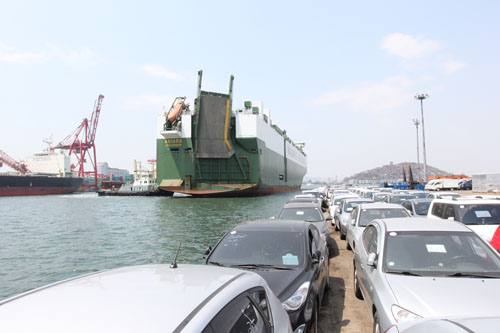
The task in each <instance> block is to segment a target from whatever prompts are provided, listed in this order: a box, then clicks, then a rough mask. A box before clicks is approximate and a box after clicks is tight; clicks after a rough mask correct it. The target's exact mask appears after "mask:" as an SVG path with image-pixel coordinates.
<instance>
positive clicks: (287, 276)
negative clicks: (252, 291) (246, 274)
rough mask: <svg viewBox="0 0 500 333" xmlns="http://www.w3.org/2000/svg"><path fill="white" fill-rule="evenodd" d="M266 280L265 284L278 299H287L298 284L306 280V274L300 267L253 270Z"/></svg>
mask: <svg viewBox="0 0 500 333" xmlns="http://www.w3.org/2000/svg"><path fill="white" fill-rule="evenodd" d="M254 272H255V273H257V274H259V275H260V276H262V277H263V278H264V280H266V282H267V284H268V285H269V287H270V288H271V290H272V291H273V292H274V294H275V295H276V297H278V298H279V300H280V301H282V302H283V301H285V300H287V299H288V298H289V297H290V296H291V295H292V294H293V293H294V292H295V290H297V289H298V288H299V287H300V285H301V284H302V283H303V282H305V281H307V278H308V275H309V274H307V272H305V271H304V270H302V269H292V270H255V271H254Z"/></svg>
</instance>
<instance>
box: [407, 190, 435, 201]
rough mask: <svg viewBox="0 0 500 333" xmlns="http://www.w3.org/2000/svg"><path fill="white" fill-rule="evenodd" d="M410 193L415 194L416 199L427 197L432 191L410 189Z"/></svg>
mask: <svg viewBox="0 0 500 333" xmlns="http://www.w3.org/2000/svg"><path fill="white" fill-rule="evenodd" d="M408 194H411V195H413V196H415V198H416V199H425V198H427V196H428V195H429V194H430V192H426V191H418V190H412V191H408Z"/></svg>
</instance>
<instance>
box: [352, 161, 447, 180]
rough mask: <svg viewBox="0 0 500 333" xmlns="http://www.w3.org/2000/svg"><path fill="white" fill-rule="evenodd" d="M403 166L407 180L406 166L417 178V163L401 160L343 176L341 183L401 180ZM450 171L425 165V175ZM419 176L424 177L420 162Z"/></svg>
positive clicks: (414, 177)
mask: <svg viewBox="0 0 500 333" xmlns="http://www.w3.org/2000/svg"><path fill="white" fill-rule="evenodd" d="M403 166H404V169H405V172H406V179H407V180H408V177H409V173H408V166H411V170H412V173H413V179H415V180H417V163H413V162H402V163H398V164H388V165H384V166H381V167H378V168H375V169H371V170H366V171H362V172H359V173H357V174H355V175H352V176H350V177H347V178H344V181H343V183H355V184H359V183H361V184H362V183H365V184H366V183H380V182H385V181H387V182H395V181H402V180H403ZM449 175H451V173H449V172H446V171H443V170H439V169H437V168H434V167H432V166H430V165H427V176H428V177H429V176H449ZM420 177H421V178H423V177H424V165H423V164H422V163H420Z"/></svg>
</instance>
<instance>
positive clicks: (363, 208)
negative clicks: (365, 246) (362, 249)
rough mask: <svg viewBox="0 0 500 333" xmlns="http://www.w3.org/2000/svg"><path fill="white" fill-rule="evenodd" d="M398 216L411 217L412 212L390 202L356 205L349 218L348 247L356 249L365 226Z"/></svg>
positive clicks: (347, 224)
mask: <svg viewBox="0 0 500 333" xmlns="http://www.w3.org/2000/svg"><path fill="white" fill-rule="evenodd" d="M396 217H411V215H410V213H409V212H408V211H407V210H406V209H405V208H403V207H401V205H398V204H388V203H378V202H377V203H366V204H360V205H358V206H356V207H354V210H353V211H352V213H351V216H350V217H349V219H348V220H347V223H346V226H347V233H346V242H347V249H348V250H351V249H355V248H356V243H357V242H358V239H359V237H360V236H361V234H362V233H363V230H365V227H366V226H367V225H368V224H369V223H370V222H371V221H373V220H375V219H390V218H396Z"/></svg>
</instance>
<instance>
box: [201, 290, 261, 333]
mask: <svg viewBox="0 0 500 333" xmlns="http://www.w3.org/2000/svg"><path fill="white" fill-rule="evenodd" d="M270 331H271V329H270V325H269V322H268V321H267V320H265V319H264V318H263V316H262V313H261V312H260V310H259V309H258V308H257V307H256V306H255V304H254V303H253V302H252V301H251V299H250V298H249V294H248V293H246V292H245V293H243V294H241V295H240V296H238V297H237V298H235V299H234V300H232V301H231V302H230V303H229V304H228V305H226V306H225V307H224V308H223V309H222V310H221V311H219V313H218V314H217V315H216V316H215V317H214V318H213V319H212V321H210V324H208V326H207V327H205V329H204V330H203V331H202V332H203V333H216V332H231V333H233V332H234V333H248V332H270Z"/></svg>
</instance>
